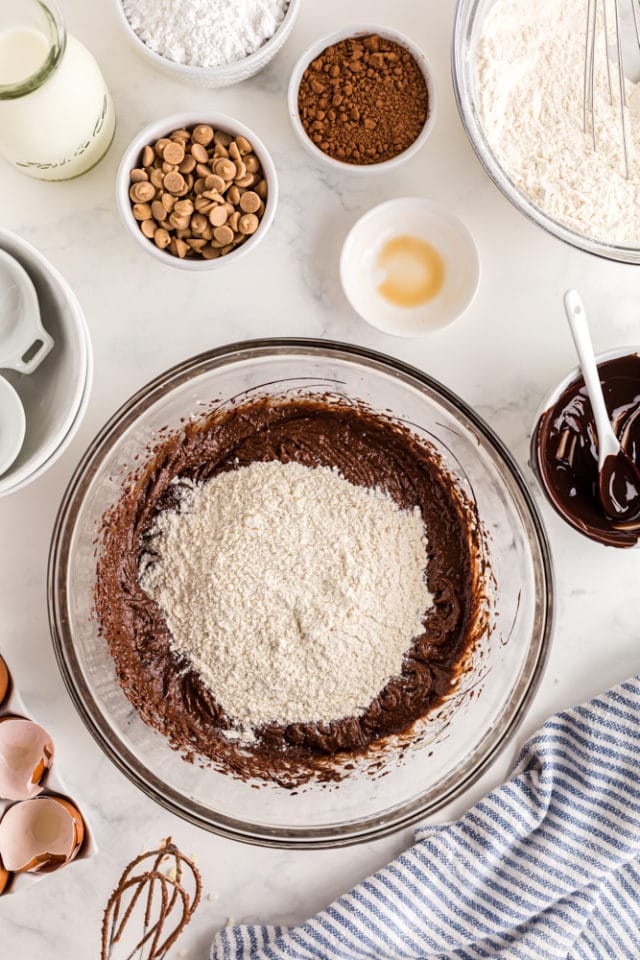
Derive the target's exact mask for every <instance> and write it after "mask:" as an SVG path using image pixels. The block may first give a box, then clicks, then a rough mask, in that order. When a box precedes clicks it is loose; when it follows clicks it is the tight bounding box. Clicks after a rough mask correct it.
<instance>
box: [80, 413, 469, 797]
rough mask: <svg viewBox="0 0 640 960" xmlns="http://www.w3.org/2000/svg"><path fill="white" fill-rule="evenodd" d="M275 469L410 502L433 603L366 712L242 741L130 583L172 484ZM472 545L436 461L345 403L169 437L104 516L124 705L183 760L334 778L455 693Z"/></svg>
mask: <svg viewBox="0 0 640 960" xmlns="http://www.w3.org/2000/svg"><path fill="white" fill-rule="evenodd" d="M270 460H280V461H282V462H283V463H287V462H289V461H296V462H298V463H302V464H305V465H307V466H311V467H313V466H318V465H327V466H331V467H336V468H337V469H338V470H339V471H340V472H341V474H342V475H343V476H344V477H345V478H346V479H347V480H349V481H351V482H352V483H355V484H359V485H362V486H367V487H373V486H377V487H381V488H382V489H384V490H386V491H387V492H388V494H389V495H390V496H391V497H393V499H394V500H395V501H396V503H398V504H399V505H400V506H402V507H412V506H414V505H418V506H419V507H420V509H421V510H422V514H423V517H424V521H425V524H426V528H427V531H428V538H429V544H428V556H425V569H426V575H427V582H428V584H429V589H430V591H431V593H432V594H433V595H434V605H433V607H432V608H431V609H430V610H429V611H427V612H426V615H425V619H424V631H423V633H422V634H421V635H420V636H419V637H417V638H416V639H415V640H414V642H413V644H412V647H411V649H410V650H409V651H408V653H407V655H406V657H405V662H404V666H403V669H402V674H401V675H400V676H399V677H394V678H393V679H391V680H390V681H389V683H388V684H387V686H386V687H385V689H384V690H382V691H381V692H380V694H379V695H378V696H377V697H376V698H375V699H374V700H373V702H372V703H371V704H370V705H369V707H368V708H367V710H366V711H365V712H364V714H362V715H361V716H358V717H345V718H342V719H337V720H336V721H334V722H332V723H324V724H321V723H313V722H310V723H306V724H293V725H290V726H287V727H283V726H279V725H277V724H271V725H268V726H265V727H263V728H262V729H260V730H259V731H258V739H257V741H256V742H255V743H251V744H245V743H240V742H237V741H234V740H233V735H232V732H230V727H231V726H232V723H231V718H229V717H226V716H225V713H224V711H223V709H222V707H221V706H220V705H219V704H218V703H217V702H216V699H215V691H211V690H209V689H207V687H206V686H205V685H204V684H203V682H202V681H201V679H200V677H199V676H198V675H197V674H196V673H195V672H194V671H193V670H191V669H190V667H189V664H188V663H187V662H186V661H185V660H182V659H180V657H179V656H177V655H176V654H175V653H173V652H172V651H171V649H170V644H169V641H170V635H169V632H168V628H167V625H166V622H165V618H164V615H163V613H162V612H161V610H160V609H159V608H158V606H157V605H156V604H155V603H154V602H153V601H152V600H151V599H150V598H149V597H148V596H147V595H146V594H145V593H144V592H143V590H142V588H141V587H140V585H139V583H138V562H139V558H140V555H141V553H142V552H144V550H145V549H146V543H145V533H146V531H148V529H149V526H150V525H151V523H152V522H153V519H154V517H155V516H156V515H157V513H158V512H159V511H161V510H168V509H173V508H175V498H174V497H173V496H172V490H173V489H174V488H173V487H172V488H170V487H169V483H170V481H172V480H173V479H174V478H176V477H178V478H179V477H184V478H189V479H191V480H193V481H196V482H203V481H205V480H207V479H209V478H211V477H214V476H216V475H217V474H219V473H222V472H224V471H228V470H234V469H237V468H238V467H240V466H245V465H247V464H250V463H253V462H255V461H270ZM479 536H480V534H479V530H478V525H477V518H476V516H475V512H474V509H473V507H472V506H471V505H470V504H469V503H468V501H467V500H466V498H465V497H464V495H463V494H462V493H461V492H460V490H459V488H458V487H457V485H456V484H455V483H454V481H453V480H452V478H451V477H450V476H449V474H448V473H447V471H446V470H445V469H444V468H443V466H442V464H441V462H440V459H439V457H438V455H437V453H436V451H435V450H434V449H432V448H431V447H430V446H429V445H428V444H426V443H424V442H422V441H419V440H418V439H417V437H416V436H415V435H414V434H412V433H411V432H410V431H409V430H407V429H406V428H404V427H403V426H400V425H399V424H397V423H395V422H393V421H391V420H390V419H389V418H386V417H383V416H379V415H374V414H373V413H371V412H369V411H368V410H366V409H362V408H360V407H357V406H354V405H347V404H345V403H343V402H329V401H327V402H319V401H312V400H296V401H291V400H281V401H279V402H274V401H273V400H269V401H267V400H258V401H253V402H251V403H248V404H245V405H244V406H239V407H236V408H235V409H231V410H229V409H227V410H226V411H225V410H223V411H218V412H216V413H214V414H212V415H211V416H209V417H208V418H207V419H205V420H204V421H203V422H201V423H199V424H193V423H190V424H188V425H187V426H186V427H185V429H184V430H183V431H180V432H179V433H177V434H175V435H173V436H170V437H168V438H167V439H166V440H165V441H164V442H162V443H161V444H160V445H159V446H158V447H157V448H156V449H155V451H154V452H153V455H152V456H151V458H150V460H149V462H148V463H147V464H146V466H145V467H143V468H142V470H141V471H140V473H139V474H138V476H137V477H136V478H134V479H133V480H132V482H131V485H130V486H129V488H128V489H127V490H126V491H125V492H124V493H123V495H122V498H121V500H120V501H119V503H117V504H116V506H115V507H114V508H113V509H112V511H110V512H109V514H108V515H107V516H106V517H105V518H104V524H103V535H102V551H101V556H100V559H99V562H98V575H97V585H96V612H97V617H98V620H99V622H100V627H101V630H102V633H103V634H104V636H105V637H106V640H107V642H108V644H109V647H110V649H111V653H112V655H113V658H114V660H115V664H116V671H117V676H118V680H119V682H120V684H121V686H122V689H123V690H124V692H125V694H126V696H127V697H128V698H129V700H130V701H131V703H132V704H133V705H134V706H135V707H136V709H137V710H138V712H139V713H140V715H141V716H142V718H143V719H144V720H145V721H146V722H147V723H149V724H151V725H152V726H154V727H155V728H157V729H158V730H160V731H161V732H162V733H163V734H164V735H165V736H167V737H168V738H169V740H170V742H171V744H172V745H173V746H174V747H176V748H177V749H179V750H181V751H182V752H183V754H184V755H185V756H187V757H188V758H190V759H195V758H196V757H197V758H198V759H200V760H202V759H205V760H208V761H211V762H213V763H214V764H215V765H216V766H217V767H218V768H220V769H223V770H225V771H226V772H231V773H234V774H235V775H238V776H240V777H243V778H247V777H251V776H258V777H262V778H263V779H270V780H274V781H276V782H278V783H280V784H282V785H285V786H289V787H293V786H296V785H297V784H299V783H302V782H304V781H305V780H308V779H310V778H311V777H316V778H319V779H337V778H339V777H340V776H344V775H345V774H344V771H345V769H346V768H347V766H348V761H349V759H350V758H352V757H353V754H354V752H361V751H363V750H366V749H367V747H368V746H369V745H371V744H374V743H376V742H377V741H380V740H381V739H382V738H384V737H386V736H387V735H389V734H391V733H394V732H400V731H406V730H407V729H408V728H409V727H410V726H411V724H412V723H413V722H414V721H415V720H416V719H417V718H419V717H422V716H424V715H425V714H426V713H427V712H428V711H429V710H430V709H431V708H432V707H433V706H434V705H435V704H437V703H438V702H439V701H441V699H442V697H443V696H444V695H445V694H446V693H447V692H448V691H449V690H450V687H451V683H452V679H453V678H454V676H455V672H456V666H457V664H458V663H459V662H460V661H461V658H462V656H463V654H464V653H465V651H466V650H467V649H468V647H469V644H470V643H471V642H472V635H473V633H474V629H475V628H476V627H477V625H478V622H479V619H480V618H479V612H478V611H479V609H480V607H481V598H480V596H479V594H480V593H481V587H480V580H481V577H480V575H479V570H478V561H477V557H478V556H479V551H478V549H477V544H478V538H479ZM225 730H226V731H227V735H226V736H225V733H224V731H225ZM341 771H342V772H341Z"/></svg>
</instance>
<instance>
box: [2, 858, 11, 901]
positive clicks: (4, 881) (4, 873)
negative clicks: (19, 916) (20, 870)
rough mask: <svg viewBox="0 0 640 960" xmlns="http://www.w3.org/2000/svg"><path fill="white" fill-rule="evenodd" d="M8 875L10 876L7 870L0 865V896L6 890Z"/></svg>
mask: <svg viewBox="0 0 640 960" xmlns="http://www.w3.org/2000/svg"><path fill="white" fill-rule="evenodd" d="M10 877H11V874H10V873H9V871H8V870H5V869H4V867H3V866H0V897H1V896H2V894H3V893H4V891H5V890H6V888H7V884H8V883H9V878H10Z"/></svg>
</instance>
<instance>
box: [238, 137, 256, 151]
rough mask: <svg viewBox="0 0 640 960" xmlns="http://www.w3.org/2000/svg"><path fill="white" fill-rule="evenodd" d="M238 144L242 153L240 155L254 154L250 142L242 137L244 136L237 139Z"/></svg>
mask: <svg viewBox="0 0 640 960" xmlns="http://www.w3.org/2000/svg"><path fill="white" fill-rule="evenodd" d="M236 143H237V144H238V150H239V151H240V153H243V154H244V153H252V152H253V147H252V146H251V144H250V143H249V141H248V140H247V139H246V137H242V136H240V137H236Z"/></svg>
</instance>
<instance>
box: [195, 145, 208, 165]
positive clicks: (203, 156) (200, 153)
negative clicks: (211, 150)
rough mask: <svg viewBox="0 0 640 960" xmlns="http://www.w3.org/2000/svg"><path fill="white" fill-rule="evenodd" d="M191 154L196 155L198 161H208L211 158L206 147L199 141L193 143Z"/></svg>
mask: <svg viewBox="0 0 640 960" xmlns="http://www.w3.org/2000/svg"><path fill="white" fill-rule="evenodd" d="M191 156H192V157H195V159H196V161H197V162H198V163H206V162H207V160H208V159H209V154H208V153H207V150H206V147H203V146H202V144H201V143H198V142H196V143H192V144H191Z"/></svg>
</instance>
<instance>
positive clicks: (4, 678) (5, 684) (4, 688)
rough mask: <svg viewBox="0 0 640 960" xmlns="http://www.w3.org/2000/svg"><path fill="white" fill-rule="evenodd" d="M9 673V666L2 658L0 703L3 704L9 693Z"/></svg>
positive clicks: (0, 662)
mask: <svg viewBox="0 0 640 960" xmlns="http://www.w3.org/2000/svg"><path fill="white" fill-rule="evenodd" d="M9 682H10V681H9V671H8V670H7V665H6V663H5V662H4V660H3V659H2V657H0V703H3V701H4V699H5V697H6V696H7V693H8V692H9Z"/></svg>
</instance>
